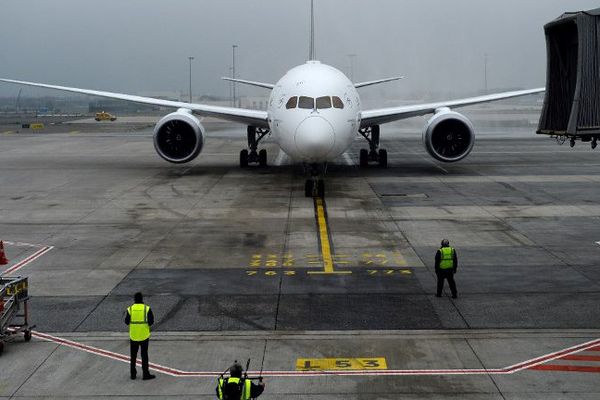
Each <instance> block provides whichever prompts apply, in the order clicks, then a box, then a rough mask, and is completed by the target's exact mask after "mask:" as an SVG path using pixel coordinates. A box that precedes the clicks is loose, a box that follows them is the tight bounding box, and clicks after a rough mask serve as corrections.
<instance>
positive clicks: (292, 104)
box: [285, 96, 298, 110]
mask: <svg viewBox="0 0 600 400" xmlns="http://www.w3.org/2000/svg"><path fill="white" fill-rule="evenodd" d="M296 104H298V97H296V96H294V97H290V99H289V100H288V102H287V103H286V104H285V108H287V109H288V110H289V109H290V108H296Z"/></svg>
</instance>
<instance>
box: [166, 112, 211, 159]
mask: <svg viewBox="0 0 600 400" xmlns="http://www.w3.org/2000/svg"><path fill="white" fill-rule="evenodd" d="M203 144H204V127H203V126H202V124H201V123H200V121H199V120H198V118H196V117H195V116H194V115H193V114H192V112H191V111H190V110H187V109H184V108H180V109H179V110H177V111H176V112H174V113H171V114H169V115H166V116H165V117H163V118H162V119H161V120H160V121H158V123H157V124H156V126H155V127H154V148H155V149H156V152H157V153H158V155H159V156H161V157H162V158H164V159H165V160H167V161H168V162H172V163H175V164H181V163H186V162H189V161H192V160H193V159H194V158H196V157H197V156H198V154H200V151H201V150H202V146H203Z"/></svg>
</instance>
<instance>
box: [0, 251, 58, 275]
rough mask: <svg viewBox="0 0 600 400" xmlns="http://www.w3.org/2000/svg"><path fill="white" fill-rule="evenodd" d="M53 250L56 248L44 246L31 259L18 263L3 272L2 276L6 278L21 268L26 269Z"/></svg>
mask: <svg viewBox="0 0 600 400" xmlns="http://www.w3.org/2000/svg"><path fill="white" fill-rule="evenodd" d="M53 248H54V246H44V247H42V248H41V249H39V250H38V251H36V252H35V253H33V254H32V255H30V256H29V257H27V258H25V259H24V260H21V261H19V262H18V263H16V264H15V265H13V266H12V267H10V268H8V269H7V270H6V271H4V272H2V273H1V275H3V276H6V275H10V274H12V273H13V272H17V271H18V270H20V269H21V268H24V267H26V266H27V265H29V264H31V263H32V262H34V261H35V260H37V259H38V258H40V257H41V256H43V255H44V254H46V253H47V252H49V251H50V250H52V249H53Z"/></svg>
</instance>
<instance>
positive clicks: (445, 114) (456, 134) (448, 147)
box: [423, 107, 475, 162]
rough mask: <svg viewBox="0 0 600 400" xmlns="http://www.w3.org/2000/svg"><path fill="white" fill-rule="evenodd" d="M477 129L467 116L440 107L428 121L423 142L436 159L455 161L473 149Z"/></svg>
mask: <svg viewBox="0 0 600 400" xmlns="http://www.w3.org/2000/svg"><path fill="white" fill-rule="evenodd" d="M474 143H475V129H474V128H473V124H471V121H469V119H468V118H467V117H465V116H464V115H462V114H459V113H457V112H455V111H451V110H450V109H449V108H447V107H443V108H439V109H437V110H436V111H435V114H433V116H432V117H431V118H430V119H429V121H427V125H425V130H424V131H423V144H424V145H425V149H426V150H427V152H428V153H429V154H430V155H431V156H432V157H433V158H435V159H436V160H440V161H444V162H455V161H459V160H462V159H463V158H465V157H466V156H467V155H468V154H469V153H470V152H471V150H472V149H473V144H474Z"/></svg>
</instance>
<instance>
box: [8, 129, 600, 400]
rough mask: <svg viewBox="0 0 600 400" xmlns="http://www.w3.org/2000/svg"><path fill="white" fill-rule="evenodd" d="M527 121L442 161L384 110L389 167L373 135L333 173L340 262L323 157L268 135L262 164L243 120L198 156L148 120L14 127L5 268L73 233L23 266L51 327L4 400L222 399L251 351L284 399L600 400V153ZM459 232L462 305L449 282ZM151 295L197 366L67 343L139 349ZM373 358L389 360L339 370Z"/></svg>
mask: <svg viewBox="0 0 600 400" xmlns="http://www.w3.org/2000/svg"><path fill="white" fill-rule="evenodd" d="M81 126H83V124H82V125H81ZM82 129H83V128H82ZM1 131H2V129H0V133H2V132H1ZM492 131H493V132H492ZM240 132H241V133H240ZM507 132H508V133H507V134H504V133H503V132H501V131H499V130H498V129H497V128H494V129H493V130H492V129H490V130H489V132H487V134H486V132H483V133H482V135H480V136H479V137H478V141H477V143H476V145H475V148H474V150H473V153H472V154H471V155H470V156H469V157H468V158H467V159H465V160H464V161H462V162H460V163H456V164H442V163H438V162H436V161H434V160H433V159H431V158H430V157H429V156H428V155H427V154H426V152H425V150H424V148H423V146H422V144H421V142H420V140H419V138H418V137H417V136H416V135H415V134H409V135H404V134H403V133H404V131H403V128H402V125H390V126H385V127H384V128H383V129H382V146H383V147H386V148H387V150H388V154H389V167H388V168H387V169H380V168H377V167H375V166H373V167H371V168H368V169H366V170H364V169H359V168H358V167H357V164H358V151H359V150H360V148H361V147H362V146H363V142H362V141H359V140H357V142H356V143H355V145H354V146H353V147H352V149H351V150H350V151H349V152H348V153H347V154H346V155H345V156H344V157H340V159H339V160H338V161H337V162H336V163H335V164H334V165H331V166H330V168H329V171H328V175H327V178H326V197H325V202H324V206H325V209H326V214H327V227H328V237H327V240H328V242H329V244H330V246H331V257H332V261H333V267H332V269H327V268H324V266H323V264H324V257H325V255H324V253H323V251H322V248H321V247H320V238H319V231H318V221H317V218H316V217H315V215H316V205H315V202H314V201H313V199H308V198H305V197H304V185H303V183H304V175H303V171H302V168H301V167H299V166H295V165H293V164H291V162H290V160H289V159H287V157H285V156H284V155H283V154H282V153H280V152H279V150H278V149H277V147H276V146H275V145H274V144H273V143H269V142H267V143H266V144H265V148H267V150H268V152H269V164H270V167H268V168H266V169H260V168H249V169H246V170H241V169H240V168H239V166H238V164H237V162H238V153H239V150H240V149H241V148H243V147H244V140H243V134H244V130H243V129H242V130H240V129H238V128H237V127H232V128H228V129H220V130H219V131H218V132H215V133H214V134H213V135H210V131H209V137H208V139H207V141H206V146H205V148H204V151H203V153H202V154H201V155H200V157H199V158H198V159H197V160H196V161H194V162H192V163H191V164H189V165H182V166H174V165H170V164H168V163H165V162H164V161H162V160H161V159H160V158H159V157H158V156H157V155H156V154H155V153H154V149H153V146H152V140H151V136H150V135H151V130H150V129H149V128H147V127H144V126H140V127H139V129H136V130H134V129H131V130H129V129H128V130H127V133H119V132H118V129H116V128H111V130H110V132H92V133H86V132H85V131H84V132H75V131H70V130H64V133H46V134H43V133H41V134H31V133H27V134H23V133H19V134H17V133H5V134H0V169H1V170H2V173H1V174H0V239H3V240H5V241H6V242H7V244H6V249H7V255H8V257H9V259H10V264H9V265H8V266H6V267H5V269H7V268H10V267H11V266H14V265H15V264H16V263H19V262H20V261H23V260H25V259H26V258H27V257H29V256H31V255H32V254H34V253H35V252H36V251H38V250H39V249H42V248H44V247H43V246H52V249H51V250H50V251H48V252H46V253H44V254H43V255H41V256H39V257H38V258H36V259H35V260H33V261H31V262H29V263H26V264H24V265H23V266H22V267H21V268H20V269H19V270H18V271H15V272H13V273H12V274H13V275H18V274H23V275H28V276H29V277H30V278H29V279H30V293H31V296H32V299H31V302H30V304H31V317H32V320H33V322H34V323H35V324H36V325H37V328H36V330H37V331H38V332H39V335H38V336H34V340H33V341H32V342H31V343H23V342H22V341H21V340H15V342H14V343H8V344H7V346H6V348H5V351H4V354H3V355H2V357H1V358H0V363H1V364H2V365H11V368H9V370H8V374H5V373H4V372H3V373H2V374H1V375H0V399H3V397H2V396H5V397H6V398H33V397H36V398H37V397H39V396H47V397H48V398H66V397H72V396H76V397H79V398H88V397H89V398H92V397H93V398H99V397H112V398H114V397H117V398H129V397H133V396H140V395H143V396H144V397H151V396H157V397H178V398H212V397H214V391H213V390H214V379H213V375H210V372H215V371H220V370H223V369H225V368H226V367H227V366H228V364H229V363H231V361H233V359H246V358H252V367H253V368H252V367H251V369H254V370H257V371H258V370H259V369H260V367H261V366H262V367H263V370H264V371H270V372H271V375H272V376H271V377H270V378H268V384H269V388H268V391H267V393H266V394H265V395H264V396H263V398H265V399H268V398H269V399H270V398H273V399H275V398H298V399H304V398H311V399H313V398H314V399H325V398H327V399H332V398H340V399H342V398H344V399H397V398H468V399H471V398H472V399H482V398H484V399H496V398H498V399H501V398H503V399H520V398H540V399H541V398H550V399H554V398H556V399H559V398H573V397H574V396H577V398H585V399H587V398H589V399H592V398H596V397H597V396H598V395H599V392H600V391H599V389H598V385H597V384H596V383H597V380H598V378H599V377H600V375H598V373H600V353H598V351H597V350H595V348H596V347H597V346H598V344H600V343H595V342H594V340H596V339H597V338H600V329H599V327H600V306H599V305H598V304H600V272H599V269H598V265H599V261H600V245H599V244H598V243H596V242H598V241H600V229H599V228H598V226H599V222H600V205H599V204H598V200H597V199H598V198H600V190H599V189H598V187H599V186H598V183H599V182H600V158H599V157H600V153H598V151H592V150H591V149H590V148H589V146H588V145H585V144H581V143H579V144H578V145H577V146H576V147H575V148H574V149H570V148H569V147H568V146H562V147H561V146H557V145H556V143H555V142H554V141H552V140H551V139H549V138H542V137H536V136H535V135H534V134H533V133H532V132H531V131H530V130H526V129H520V130H519V129H511V130H507ZM442 238H448V239H449V240H450V242H451V244H452V245H453V246H455V247H456V248H457V251H458V256H459V264H460V265H459V270H458V273H457V275H456V280H457V285H458V291H459V297H458V299H452V298H451V297H450V296H449V292H448V288H447V287H446V292H445V293H444V296H443V297H442V298H436V297H435V296H434V292H435V276H434V272H433V258H434V254H435V251H436V249H437V247H438V246H439V242H440V240H441V239H442ZM138 290H141V291H142V292H143V293H144V294H145V296H146V300H147V302H148V303H149V304H150V305H151V306H152V308H153V310H154V313H155V315H156V317H157V322H156V325H155V326H154V329H153V330H154V338H155V340H154V341H153V344H152V346H151V361H153V362H156V363H157V364H160V366H162V367H165V366H166V367H168V368H171V369H177V370H178V371H183V372H190V374H188V375H189V376H186V374H178V373H171V374H169V373H168V371H171V372H172V370H169V369H168V368H167V369H166V370H160V368H158V366H157V368H158V369H157V371H158V372H157V373H159V377H158V378H159V379H157V380H156V381H153V382H144V383H142V382H131V381H130V380H129V377H128V369H127V366H126V365H125V364H123V363H122V362H121V361H120V360H119V359H118V356H110V357H109V356H107V355H106V354H104V355H102V354H98V352H95V350H93V349H91V348H85V347H77V346H75V345H72V343H71V344H69V343H67V342H65V341H64V340H69V341H72V342H73V343H78V344H85V345H87V346H91V347H93V348H95V349H100V350H102V351H107V352H114V354H117V355H118V354H124V355H126V354H127V352H128V343H127V335H126V332H125V329H126V327H125V325H124V324H123V322H122V316H123V310H124V309H125V307H127V306H128V305H129V303H130V300H131V296H132V294H133V293H134V292H136V291H138ZM43 335H50V336H43ZM585 343H590V344H589V345H588V346H587V347H586V346H585V345H584V346H583V347H576V348H574V349H573V350H572V353H570V352H569V350H567V351H566V352H563V353H557V355H556V359H554V358H552V356H550V357H549V358H546V359H544V360H543V362H542V361H539V360H538V361H539V364H536V365H533V364H535V362H532V363H530V364H531V365H529V364H527V366H526V367H523V369H519V368H514V369H513V370H511V369H510V368H508V369H507V368H506V367H509V366H513V365H516V364H518V363H522V362H525V361H528V360H532V359H535V360H537V359H538V358H539V357H542V356H544V355H548V354H553V353H554V352H560V351H561V350H564V349H567V348H570V347H572V346H578V345H580V344H585ZM111 357H112V358H111ZM563 357H567V358H566V359H564V358H563ZM569 357H570V358H569ZM573 357H574V358H575V359H573ZM582 357H583V358H582ZM359 358H366V359H369V360H371V359H376V360H378V361H376V362H377V363H378V365H379V366H380V367H381V365H382V362H381V359H384V360H385V367H386V368H379V369H374V370H373V371H388V372H386V373H385V374H380V375H378V374H373V371H369V370H368V369H365V368H366V367H365V368H363V369H359V370H358V372H356V373H355V374H353V375H352V374H351V375H344V374H341V373H340V371H341V372H344V371H347V370H348V369H347V367H345V365H346V364H347V363H346V361H347V360H355V359H359ZM324 359H328V360H330V359H334V361H331V362H330V361H327V362H325V361H323V360H324ZM298 360H309V364H308V365H310V366H315V365H316V366H317V367H318V365H319V363H321V364H322V365H325V364H327V363H330V364H327V365H330V366H331V365H333V367H328V368H333V369H331V370H330V374H328V375H325V376H321V375H319V373H318V372H316V373H314V374H313V375H311V376H306V372H307V369H306V368H304V369H303V368H300V366H302V365H305V364H302V362H300V364H298V363H299V361H298ZM336 360H337V361H336ZM340 360H342V361H340ZM344 360H346V361H344ZM540 360H541V359H540ZM303 362H304V361H303ZM352 362H354V361H352ZM352 362H350V364H351V363H352ZM371 362H375V361H371ZM5 363H6V364H5ZM331 363H333V364H331ZM336 363H337V364H336ZM338 364H339V365H338ZM336 365H338V367H339V368H336ZM539 365H542V366H544V365H559V366H560V365H567V366H574V368H571V369H570V370H569V368H566V367H565V368H560V367H556V368H549V367H548V368H547V367H539ZM363 366H364V365H363ZM534 367H535V368H534ZM579 367H589V368H591V370H589V371H582V370H581V368H579ZM328 368H326V369H328ZM345 368H346V369H345ZM503 368H504V369H503ZM536 368H537V369H536ZM578 368H579V370H578ZM322 369H323V368H320V369H319V368H313V369H308V371H312V372H315V371H320V370H322ZM488 369H490V370H494V369H497V370H498V371H496V372H493V371H487V370H488ZM417 370H419V371H425V372H423V373H422V374H415V373H408V372H406V371H417ZM456 370H461V371H462V373H452V372H449V371H456ZM481 370H483V371H481ZM583 370H585V368H583ZM2 371H6V369H5V368H4V367H3V368H2ZM165 371H167V372H165ZM332 371H333V372H332ZM336 371H337V372H336ZM355 371H356V370H355ZM390 371H392V372H393V371H396V373H391V372H390ZM469 371H470V372H469ZM474 371H475V372H474ZM477 371H479V372H477ZM278 372H279V373H280V374H279V375H286V374H287V373H290V375H286V376H278V374H277V373H278ZM292 372H293V373H292ZM303 374H304V375H303ZM386 374H387V375H386ZM267 375H268V374H267Z"/></svg>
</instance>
